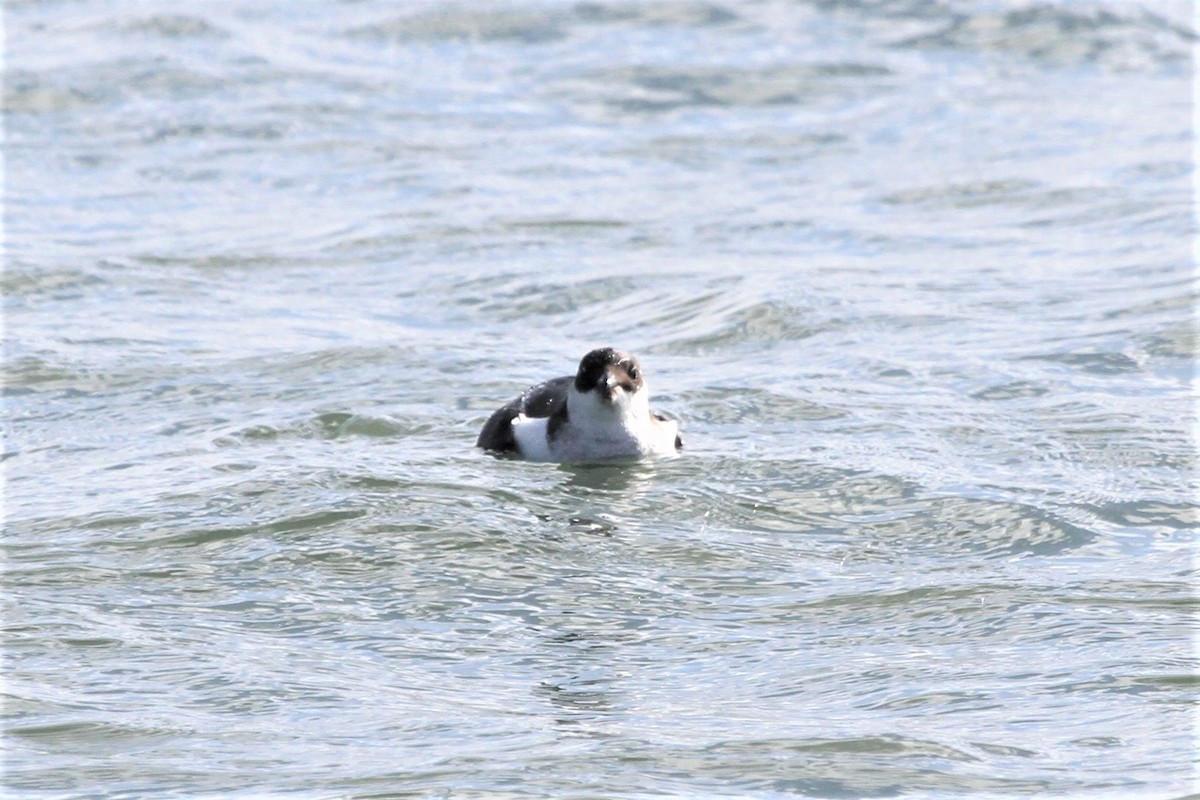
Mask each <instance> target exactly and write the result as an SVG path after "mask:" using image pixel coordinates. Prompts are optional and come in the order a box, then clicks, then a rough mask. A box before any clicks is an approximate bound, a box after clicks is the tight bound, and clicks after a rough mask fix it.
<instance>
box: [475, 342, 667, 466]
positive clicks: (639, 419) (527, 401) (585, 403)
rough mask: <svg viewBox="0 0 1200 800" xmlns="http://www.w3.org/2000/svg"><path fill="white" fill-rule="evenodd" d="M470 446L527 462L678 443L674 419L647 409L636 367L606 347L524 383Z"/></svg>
mask: <svg viewBox="0 0 1200 800" xmlns="http://www.w3.org/2000/svg"><path fill="white" fill-rule="evenodd" d="M475 446H476V447H480V448H483V449H484V450H489V451H492V452H495V453H499V454H507V455H514V456H518V457H520V458H524V459H526V460H528V461H557V462H566V461H593V460H601V459H610V458H619V457H623V456H624V457H639V456H659V455H669V454H673V453H675V452H676V451H677V450H680V449H681V448H682V447H683V438H682V437H681V436H680V435H679V423H678V422H676V421H674V420H670V419H667V418H666V417H664V416H662V415H661V414H658V413H655V412H653V411H651V410H650V392H649V390H648V389H647V388H646V379H645V376H644V374H643V372H642V365H641V364H640V363H639V362H638V360H637V358H635V357H634V356H633V355H631V354H629V353H625V352H622V351H620V350H616V349H614V348H612V347H602V348H599V349H596V350H592V351H591V352H589V353H588V354H587V355H585V356H584V357H583V358H582V359H581V360H580V362H579V369H578V370H577V371H576V372H575V374H574V375H573V376H572V375H564V376H563V377H561V378H554V379H552V380H548V381H544V382H542V383H539V384H536V385H534V386H530V387H529V388H528V389H526V390H525V391H524V392H522V393H521V394H520V395H519V396H517V397H516V398H514V399H513V400H511V401H509V402H508V403H506V404H505V405H504V406H503V407H501V408H499V409H497V410H496V411H495V412H494V413H493V414H492V415H491V416H490V417H488V420H487V422H486V423H484V426H483V430H482V431H480V433H479V438H478V439H477V440H476V441H475Z"/></svg>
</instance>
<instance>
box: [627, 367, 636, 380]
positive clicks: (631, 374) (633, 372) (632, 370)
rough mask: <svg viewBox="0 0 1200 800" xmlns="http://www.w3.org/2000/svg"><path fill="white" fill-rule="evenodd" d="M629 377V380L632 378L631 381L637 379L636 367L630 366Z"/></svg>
mask: <svg viewBox="0 0 1200 800" xmlns="http://www.w3.org/2000/svg"><path fill="white" fill-rule="evenodd" d="M629 377H630V378H632V379H633V380H635V381H636V380H637V379H638V368H637V367H632V366H631V367H630V368H629Z"/></svg>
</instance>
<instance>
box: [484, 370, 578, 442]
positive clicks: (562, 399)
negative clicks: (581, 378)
mask: <svg viewBox="0 0 1200 800" xmlns="http://www.w3.org/2000/svg"><path fill="white" fill-rule="evenodd" d="M574 380H575V378H574V376H571V375H566V376H563V377H561V378H555V379H554V380H552V381H546V382H545V383H539V384H538V385H537V386H530V387H529V388H528V389H526V390H525V391H524V392H522V393H521V396H520V397H517V398H514V399H513V400H510V401H509V402H508V403H507V404H505V406H504V407H503V408H500V409H497V410H496V411H495V413H493V414H492V415H491V416H490V417H488V421H487V422H485V423H484V424H483V430H482V431H480V432H479V438H478V439H476V440H475V446H476V447H482V448H483V449H484V450H501V451H513V450H516V449H517V440H516V439H514V438H513V432H512V421H513V420H514V419H516V418H517V415H518V414H524V415H525V416H527V417H548V416H550V415H552V414H553V413H554V412H555V411H558V409H559V408H563V407H565V406H566V404H567V390H568V389H569V388H570V386H571V383H572V382H573V381H574Z"/></svg>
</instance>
